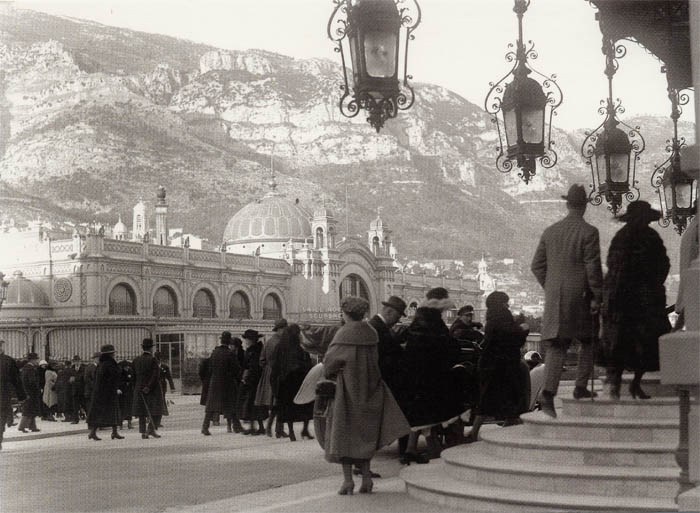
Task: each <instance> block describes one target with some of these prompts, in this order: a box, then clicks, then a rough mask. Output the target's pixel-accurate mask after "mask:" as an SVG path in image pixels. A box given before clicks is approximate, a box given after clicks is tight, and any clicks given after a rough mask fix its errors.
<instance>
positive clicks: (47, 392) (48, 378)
mask: <svg viewBox="0 0 700 513" xmlns="http://www.w3.org/2000/svg"><path fill="white" fill-rule="evenodd" d="M57 379H58V373H57V372H56V371H55V370H54V366H53V364H49V367H48V369H46V374H44V395H43V397H42V400H43V401H44V404H45V405H46V407H47V408H48V409H49V411H50V418H51V420H53V414H54V412H55V410H56V405H57V404H58V392H56V380H57Z"/></svg>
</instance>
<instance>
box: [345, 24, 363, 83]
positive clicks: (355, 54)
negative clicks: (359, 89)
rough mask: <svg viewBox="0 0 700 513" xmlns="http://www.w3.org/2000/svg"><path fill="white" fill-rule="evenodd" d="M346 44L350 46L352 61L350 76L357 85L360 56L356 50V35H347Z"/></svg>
mask: <svg viewBox="0 0 700 513" xmlns="http://www.w3.org/2000/svg"><path fill="white" fill-rule="evenodd" d="M348 43H349V44H350V60H351V61H352V76H353V79H354V80H355V85H357V79H358V77H359V76H360V67H361V66H360V56H359V51H358V49H357V35H349V36H348Z"/></svg>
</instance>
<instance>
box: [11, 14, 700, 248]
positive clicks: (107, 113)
mask: <svg viewBox="0 0 700 513" xmlns="http://www.w3.org/2000/svg"><path fill="white" fill-rule="evenodd" d="M0 69H1V70H4V74H3V75H2V77H0V157H1V159H0V180H1V181H0V197H2V198H3V201H2V203H0V216H13V217H15V218H19V219H17V220H18V221H20V222H21V221H22V219H21V218H23V217H36V216H37V215H41V216H44V217H46V218H50V219H57V218H60V219H72V220H75V221H88V220H93V219H96V220H98V221H102V222H105V223H114V222H116V220H117V217H118V215H120V214H121V215H122V217H124V218H127V219H128V218H129V214H130V207H131V205H133V204H134V203H135V202H136V201H137V199H138V198H139V197H144V198H146V199H148V198H150V197H151V196H152V195H153V193H154V190H155V187H156V186H157V185H158V184H164V185H166V187H167V188H168V197H169V200H170V204H171V206H172V208H171V211H172V212H173V214H172V215H173V218H172V225H173V226H184V227H185V229H186V230H187V231H189V232H195V233H201V234H202V235H203V236H206V237H208V238H209V239H210V240H212V241H219V240H221V237H222V233H223V229H224V226H225V224H226V220H227V219H228V218H229V217H230V216H231V215H233V213H235V211H236V210H238V209H239V208H240V207H241V206H243V205H244V204H246V203H248V202H250V201H253V200H254V199H255V198H258V197H260V195H261V194H263V193H264V191H265V190H266V185H265V184H266V182H267V181H268V179H269V170H268V169H269V154H270V152H271V151H272V148H273V146H274V153H275V162H276V163H275V167H276V169H277V171H278V182H279V183H280V190H282V191H283V192H285V193H286V194H287V195H289V196H290V197H293V198H299V199H300V201H301V203H302V204H303V205H305V206H307V207H312V206H313V205H314V204H318V203H320V202H321V201H322V198H324V199H325V200H326V202H327V203H330V204H331V205H333V209H334V210H335V212H336V216H337V217H338V218H339V219H341V220H344V219H345V210H344V208H345V194H346V191H347V194H348V204H349V205H350V212H349V216H348V217H349V224H350V232H351V234H359V233H363V232H364V230H366V228H367V225H368V223H369V221H370V220H371V218H372V217H373V216H375V215H376V210H377V207H379V206H381V207H383V210H382V217H383V218H384V219H385V220H386V221H387V223H388V224H389V225H390V226H391V228H392V229H393V230H394V239H395V242H396V244H397V246H398V248H399V251H400V253H401V254H402V255H406V256H409V257H412V258H418V259H421V258H462V259H465V260H469V259H471V258H473V257H475V256H477V255H480V254H481V252H482V251H484V252H486V253H487V254H491V255H492V256H496V257H498V256H515V257H518V258H522V259H529V258H530V255H531V254H532V252H533V251H534V246H535V245H536V241H537V237H538V236H539V234H540V232H541V231H542V229H543V227H544V226H545V225H546V224H548V223H550V222H551V221H552V220H554V219H556V218H557V217H558V216H560V215H561V213H562V211H563V206H562V204H561V203H558V202H556V201H553V200H556V199H558V198H559V195H561V194H562V193H564V192H565V191H566V189H567V188H568V186H569V185H570V184H571V183H574V182H580V183H586V184H588V183H589V181H590V176H589V174H587V171H586V169H585V168H584V166H583V163H582V161H581V158H580V156H579V147H580V144H581V141H582V139H583V131H577V132H575V133H565V132H563V131H560V130H555V137H556V145H557V151H558V153H559V165H557V166H556V167H555V168H554V169H551V170H540V171H538V176H537V177H536V178H535V179H534V181H533V182H532V183H531V184H530V185H529V186H526V185H525V184H523V183H522V182H521V181H520V180H519V179H518V178H517V176H515V175H514V174H511V175H503V174H500V173H498V172H497V171H496V170H495V168H494V165H493V162H494V157H495V145H496V142H495V137H496V135H495V132H494V131H493V129H492V125H491V122H490V120H489V119H488V117H487V116H486V115H485V114H484V112H483V111H482V110H481V108H480V107H478V106H475V105H473V104H471V103H469V102H467V101H466V100H465V99H464V98H461V97H460V96H458V95H456V94H455V93H453V92H451V91H449V90H447V89H445V88H443V87H440V86H436V85H430V84H421V83H419V84H417V85H416V90H417V96H418V98H417V100H416V104H415V106H414V107H413V108H412V109H411V110H410V111H408V112H406V113H401V114H400V115H399V118H397V119H396V120H392V121H389V122H388V123H387V125H386V127H385V129H384V130H383V131H382V132H381V134H379V135H377V134H376V133H375V132H374V130H373V129H371V127H369V125H368V124H367V123H366V122H365V121H364V117H363V116H362V115H360V116H358V117H357V118H356V119H354V120H347V119H346V118H344V117H342V116H341V114H340V112H339V111H338V109H337V101H338V96H339V94H338V92H339V89H338V85H339V81H340V68H339V66H338V64H337V63H335V62H330V61H324V60H316V59H312V60H298V59H293V58H291V57H286V56H283V55H278V54H273V53H269V52H265V51H257V50H256V51H247V52H232V51H223V50H219V49H215V48H211V47H207V46H205V45H200V44H196V43H192V42H189V41H184V40H178V39H174V38H170V37H165V36H159V35H152V34H145V33H139V32H134V31H129V30H124V29H118V28H112V27H106V26H103V25H99V24H96V23H92V22H83V21H79V20H72V19H67V18H60V17H54V16H49V15H45V14H40V13H36V12H33V11H28V10H21V9H16V8H13V7H11V6H3V7H0ZM591 111H592V116H591V117H592V118H593V117H594V116H595V109H594V108H592V109H591ZM597 121H599V120H597V119H591V124H593V123H595V122H597ZM633 123H635V124H636V123H638V124H640V125H642V130H643V133H644V135H645V137H646V138H647V151H646V152H645V153H644V154H643V157H642V160H641V162H640V172H639V181H640V188H641V189H642V190H643V195H644V196H646V197H651V191H650V187H649V185H648V180H649V176H650V174H651V170H652V169H653V167H654V165H655V164H657V163H660V162H661V161H662V160H664V158H665V157H664V155H663V151H664V146H665V144H664V141H665V138H666V136H667V135H666V134H669V133H670V121H667V120H663V119H652V118H649V119H647V118H645V119H639V120H633ZM682 131H683V132H684V133H685V134H686V135H690V134H691V133H692V127H691V126H690V125H689V124H683V126H682ZM593 210H595V211H594V212H592V213H591V214H590V217H591V219H592V220H594V222H595V223H596V224H598V225H599V226H600V227H601V230H602V233H603V243H604V244H607V243H608V242H609V240H610V237H611V234H612V233H613V232H614V229H616V227H617V225H616V224H615V223H613V222H611V221H610V220H609V215H608V213H607V211H606V210H605V209H604V207H599V208H597V209H593ZM341 224H344V223H341ZM665 238H666V239H667V241H668V244H669V245H670V246H673V247H675V246H676V245H677V236H676V235H675V234H673V232H672V231H671V230H670V229H668V230H666V233H665ZM674 260H675V258H674Z"/></svg>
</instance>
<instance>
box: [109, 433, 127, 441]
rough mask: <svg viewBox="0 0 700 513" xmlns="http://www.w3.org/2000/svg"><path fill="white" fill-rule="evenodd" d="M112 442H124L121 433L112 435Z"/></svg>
mask: <svg viewBox="0 0 700 513" xmlns="http://www.w3.org/2000/svg"><path fill="white" fill-rule="evenodd" d="M112 440H124V437H123V436H122V435H120V434H119V433H112Z"/></svg>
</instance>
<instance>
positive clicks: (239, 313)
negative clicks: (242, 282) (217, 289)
mask: <svg viewBox="0 0 700 513" xmlns="http://www.w3.org/2000/svg"><path fill="white" fill-rule="evenodd" d="M228 307H229V317H230V318H231V319H250V301H248V297H247V296H246V295H245V294H244V293H243V292H236V293H235V294H234V295H233V296H231V301H230V302H229V305H228Z"/></svg>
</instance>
